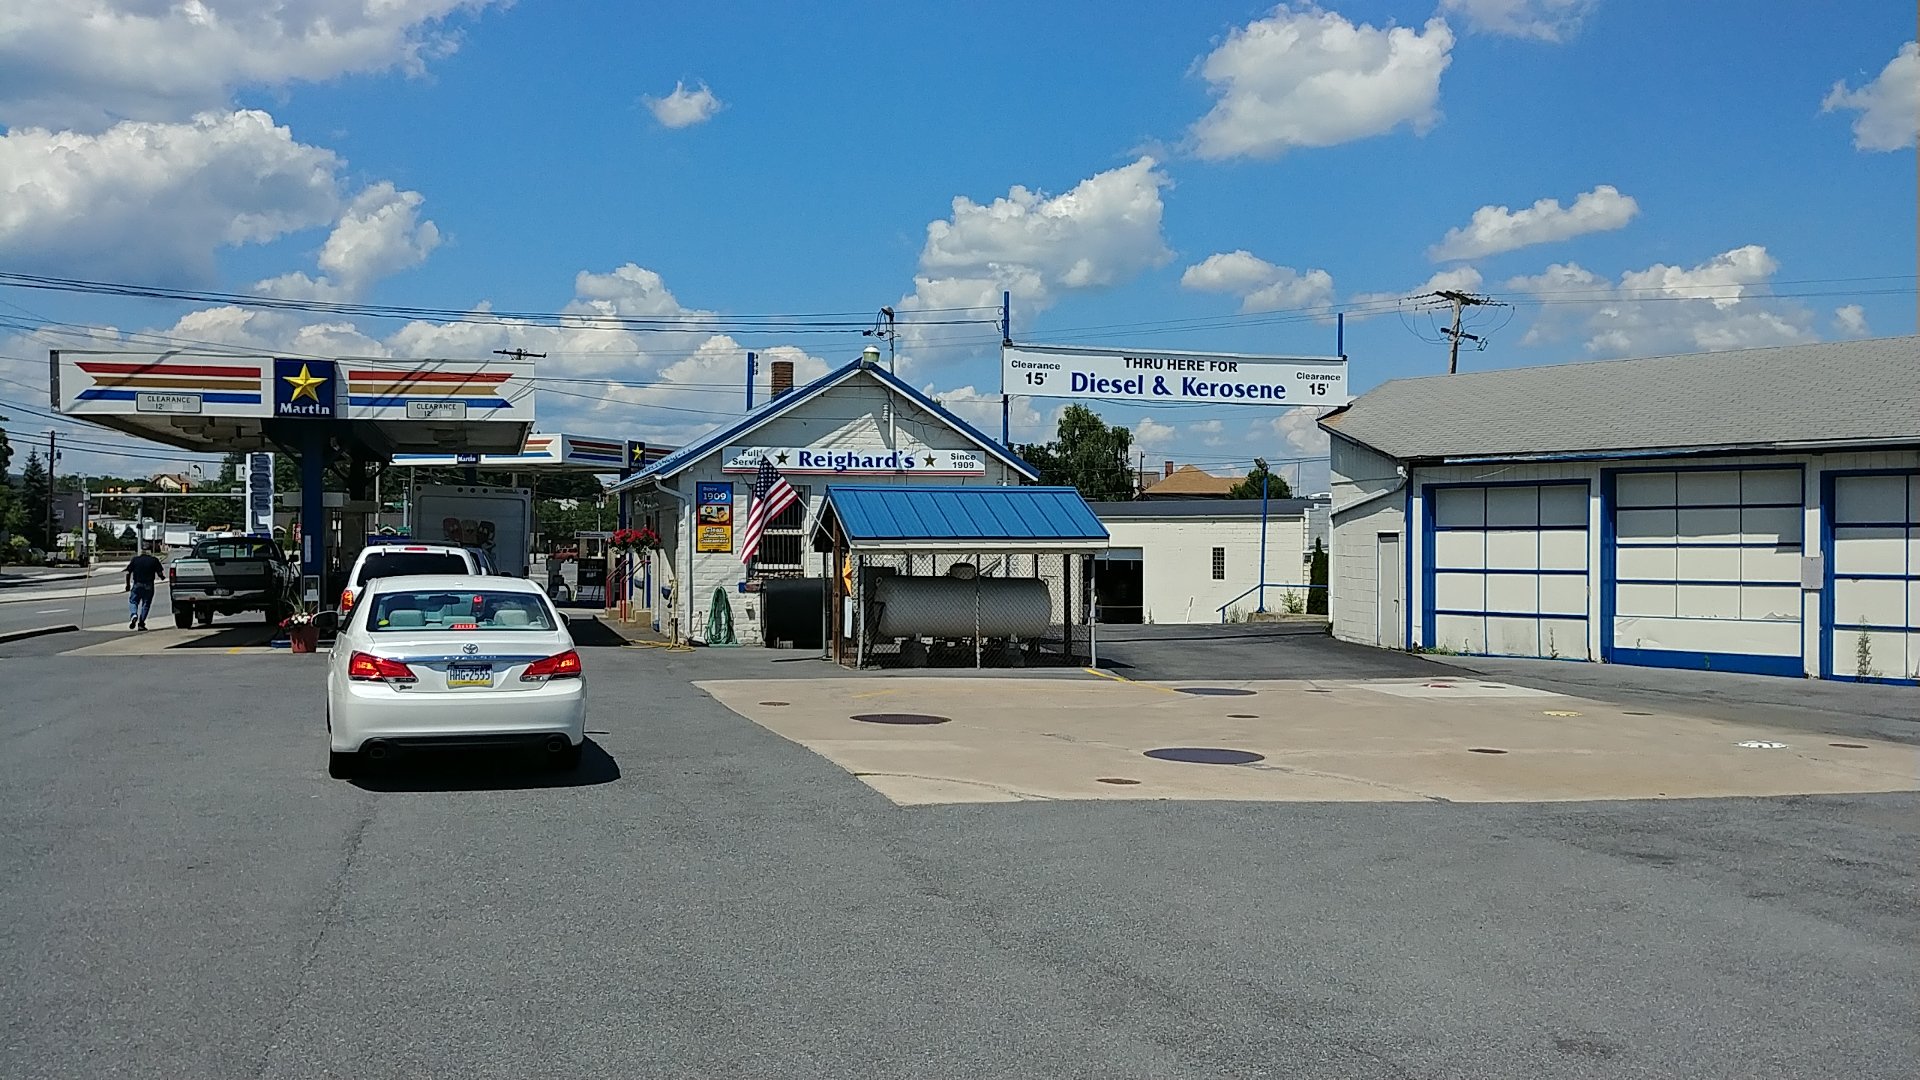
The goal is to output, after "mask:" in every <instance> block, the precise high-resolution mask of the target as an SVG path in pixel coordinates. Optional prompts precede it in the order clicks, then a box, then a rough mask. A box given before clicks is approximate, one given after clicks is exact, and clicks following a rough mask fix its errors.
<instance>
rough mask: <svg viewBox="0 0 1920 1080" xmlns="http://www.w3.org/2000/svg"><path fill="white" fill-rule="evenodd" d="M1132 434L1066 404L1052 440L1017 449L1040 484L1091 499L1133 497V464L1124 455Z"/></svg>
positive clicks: (1130, 447)
mask: <svg viewBox="0 0 1920 1080" xmlns="http://www.w3.org/2000/svg"><path fill="white" fill-rule="evenodd" d="M1132 449H1133V433H1132V432H1131V431H1128V430H1127V429H1126V428H1123V427H1121V426H1119V425H1118V424H1115V425H1112V426H1108V424H1107V423H1106V421H1104V420H1102V419H1100V416H1099V414H1097V413H1095V412H1094V411H1093V410H1092V409H1089V408H1087V407H1086V406H1085V405H1069V406H1067V408H1066V411H1065V412H1063V413H1061V414H1060V426H1059V429H1058V431H1057V432H1056V435H1055V437H1054V440H1053V441H1052V442H1048V443H1028V444H1026V445H1024V446H1021V447H1018V448H1017V452H1018V453H1019V455H1020V456H1021V457H1022V458H1024V459H1025V460H1026V462H1027V464H1029V465H1032V466H1033V467H1034V468H1035V469H1036V470H1038V471H1039V473H1040V482H1041V483H1043V484H1054V485H1060V486H1065V487H1073V488H1078V489H1079V491H1080V495H1081V496H1082V497H1083V498H1086V499H1088V500H1090V501H1095V502H1098V501H1102V500H1108V501H1111V500H1122V499H1131V498H1133V494H1134V492H1133V486H1134V475H1133V468H1132V466H1131V465H1130V464H1128V461H1127V457H1128V455H1129V452H1130V451H1131V450H1132Z"/></svg>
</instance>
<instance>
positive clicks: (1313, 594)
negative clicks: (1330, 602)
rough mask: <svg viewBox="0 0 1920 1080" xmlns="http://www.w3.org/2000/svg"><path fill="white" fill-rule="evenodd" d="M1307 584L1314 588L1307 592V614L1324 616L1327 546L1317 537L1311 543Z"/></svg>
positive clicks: (1325, 610)
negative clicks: (1311, 551) (1311, 552)
mask: <svg viewBox="0 0 1920 1080" xmlns="http://www.w3.org/2000/svg"><path fill="white" fill-rule="evenodd" d="M1307 584H1308V585H1312V586H1315V588H1311V589H1308V590H1307V614H1309V615H1325V614H1326V613H1327V546H1326V545H1325V544H1323V543H1321V542H1320V539H1319V537H1315V538H1314V541H1313V555H1312V561H1310V562H1309V563H1308V564H1307Z"/></svg>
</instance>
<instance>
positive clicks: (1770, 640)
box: [1607, 467, 1805, 675]
mask: <svg viewBox="0 0 1920 1080" xmlns="http://www.w3.org/2000/svg"><path fill="white" fill-rule="evenodd" d="M1610 478H1611V481H1612V484H1613V497H1612V499H1611V500H1610V502H1611V503H1612V507H1613V509H1612V515H1613V537H1614V539H1613V547H1612V556H1613V565H1612V574H1611V579H1612V580H1611V582H1610V599H1611V604H1610V609H1611V610H1610V611H1609V616H1610V617H1609V619H1608V621H1609V623H1610V624H1611V625H1609V626H1608V627H1607V631H1608V635H1609V636H1608V642H1609V644H1610V646H1611V651H1610V652H1609V653H1607V659H1609V660H1611V661H1612V662H1614V663H1619V664H1648V665H1653V666H1658V667H1684V668H1702V669H1708V670H1716V671H1746V672H1753V673H1756V674H1766V675H1801V674H1804V673H1805V663H1804V661H1803V660H1802V656H1803V651H1804V650H1803V648H1802V644H1801V636H1800V606H1801V597H1800V559H1801V555H1802V550H1801V541H1802V537H1801V527H1802V517H1803V510H1802V501H1803V498H1804V495H1803V493H1802V489H1801V483H1802V481H1801V474H1800V469H1799V468H1798V467H1792V468H1771V469H1717V470H1698V471H1694V470H1681V471H1673V472H1618V473H1613V474H1611V477H1610Z"/></svg>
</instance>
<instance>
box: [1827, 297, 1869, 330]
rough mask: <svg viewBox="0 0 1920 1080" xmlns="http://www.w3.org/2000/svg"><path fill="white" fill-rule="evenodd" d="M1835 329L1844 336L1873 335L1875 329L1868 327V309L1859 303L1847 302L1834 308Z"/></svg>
mask: <svg viewBox="0 0 1920 1080" xmlns="http://www.w3.org/2000/svg"><path fill="white" fill-rule="evenodd" d="M1833 329H1834V332H1835V333H1838V334H1839V335H1841V336H1842V337H1871V336H1872V335H1873V331H1871V330H1869V329H1867V311H1866V309H1865V308H1863V307H1861V306H1860V305H1859V304H1847V305H1846V306H1844V307H1837V308H1834V309H1833Z"/></svg>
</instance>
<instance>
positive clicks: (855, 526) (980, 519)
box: [814, 484, 1107, 552]
mask: <svg viewBox="0 0 1920 1080" xmlns="http://www.w3.org/2000/svg"><path fill="white" fill-rule="evenodd" d="M836 531H837V532H838V534H839V535H840V536H841V537H843V538H844V542H845V543H846V544H847V545H848V546H849V547H852V548H856V549H860V548H865V549H887V548H891V549H901V548H923V549H924V548H947V549H951V548H956V547H958V548H965V549H967V550H969V551H981V552H984V551H1033V550H1050V551H1060V550H1067V551H1092V550H1098V549H1101V548H1104V547H1106V546H1107V528H1106V526H1105V525H1102V524H1101V523H1100V519H1099V518H1098V517H1096V516H1095V515H1094V512H1093V509H1092V508H1091V507H1089V506H1088V505H1087V503H1086V500H1085V499H1082V498H1081V497H1080V492H1078V491H1076V490H1075V489H1073V488H1070V487H963V486H952V487H945V486H942V487H929V486H925V485H918V484H913V485H907V484H830V485H828V486H827V491H826V498H825V500H824V501H823V502H822V504H821V509H820V520H819V524H818V525H816V526H815V529H814V543H815V546H816V548H822V549H823V548H825V547H827V546H829V545H830V544H831V542H832V538H833V535H834V533H835V532H836Z"/></svg>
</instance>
